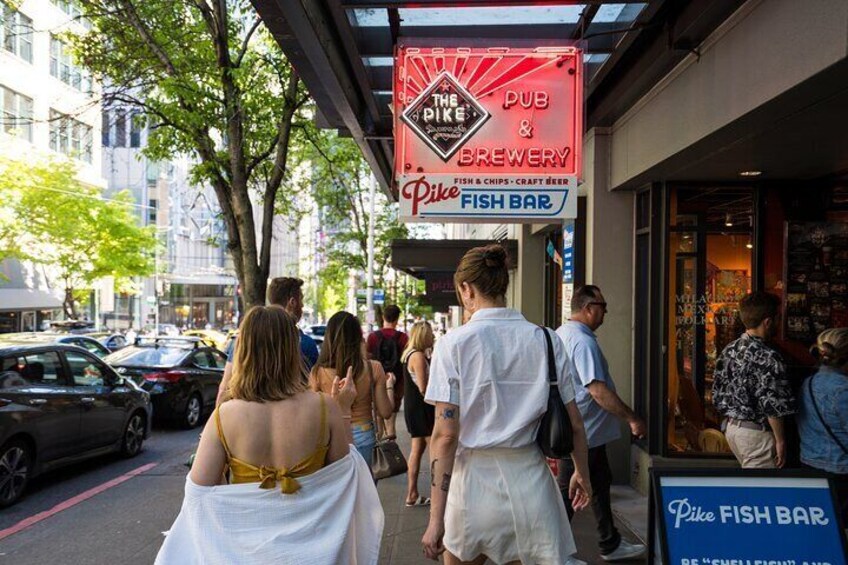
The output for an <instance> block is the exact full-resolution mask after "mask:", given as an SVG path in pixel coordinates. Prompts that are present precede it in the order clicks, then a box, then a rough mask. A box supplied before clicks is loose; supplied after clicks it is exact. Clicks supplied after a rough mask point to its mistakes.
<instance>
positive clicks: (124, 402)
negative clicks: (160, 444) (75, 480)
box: [0, 334, 152, 508]
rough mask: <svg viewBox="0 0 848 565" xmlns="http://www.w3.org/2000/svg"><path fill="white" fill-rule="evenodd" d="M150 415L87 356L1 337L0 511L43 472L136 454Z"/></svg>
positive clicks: (132, 390)
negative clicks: (105, 457)
mask: <svg viewBox="0 0 848 565" xmlns="http://www.w3.org/2000/svg"><path fill="white" fill-rule="evenodd" d="M151 416H152V413H151V403H150V395H149V394H148V393H147V392H145V391H143V390H141V388H140V387H138V386H137V385H136V384H135V383H133V382H132V381H130V380H128V379H125V378H122V377H121V376H120V375H118V374H117V373H116V372H115V371H114V370H112V368H111V367H109V366H108V365H107V364H106V363H104V362H103V361H102V360H101V359H99V358H98V357H95V356H94V355H92V354H91V353H90V352H88V351H86V350H85V349H82V348H81V347H77V346H74V345H66V344H62V343H51V342H42V343H37V342H31V341H30V342H27V341H24V342H20V341H16V339H15V336H14V335H12V336H10V335H8V334H7V335H3V336H0V508H3V507H6V506H10V505H12V504H14V503H15V502H17V501H18V500H19V499H20V498H21V496H22V495H23V494H24V492H25V491H26V488H27V484H28V483H29V481H30V480H31V479H32V478H33V477H36V476H37V475H40V474H41V473H44V472H45V471H49V470H52V469H55V468H57V467H61V466H64V465H67V464H70V463H75V462H77V461H80V460H82V459H87V458H89V457H94V456H98V455H103V454H105V453H110V452H114V451H118V452H121V453H122V454H123V455H124V456H126V457H133V456H135V455H137V454H138V453H139V452H140V451H141V448H142V444H143V442H144V439H145V438H147V437H148V435H149V433H150V422H151Z"/></svg>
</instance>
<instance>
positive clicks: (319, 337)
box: [303, 324, 327, 351]
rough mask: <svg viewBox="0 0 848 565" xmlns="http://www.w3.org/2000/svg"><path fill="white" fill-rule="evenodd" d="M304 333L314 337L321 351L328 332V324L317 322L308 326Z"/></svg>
mask: <svg viewBox="0 0 848 565" xmlns="http://www.w3.org/2000/svg"><path fill="white" fill-rule="evenodd" d="M303 333H305V334H306V335H308V336H309V337H311V338H312V340H313V341H314V342H315V345H317V346H318V350H319V351H320V350H321V346H322V345H324V334H325V333H327V326H326V325H325V324H315V325H312V326H309V327H308V328H306V331H305V332H303Z"/></svg>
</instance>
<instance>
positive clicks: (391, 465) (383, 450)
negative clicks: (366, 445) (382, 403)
mask: <svg viewBox="0 0 848 565" xmlns="http://www.w3.org/2000/svg"><path fill="white" fill-rule="evenodd" d="M366 363H368V375H369V376H370V377H371V403H372V409H371V413H372V415H371V417H372V418H374V426H375V427H376V426H377V422H378V420H377V418H378V417H379V414H377V413H376V411H375V410H374V407H376V402H377V400H376V399H377V394H376V385H375V379H374V372H373V370H372V369H371V362H370V361H366ZM407 468H408V467H407V464H406V458H405V457H404V456H403V453H402V452H401V450H400V447H399V446H398V444H397V442H396V441H395V440H393V439H389V438H384V439H381V440H380V441H378V442H377V444H376V445H375V446H374V450H373V452H372V454H371V474H372V475H373V476H374V480H375V481H379V480H380V479H388V478H389V477H394V476H395V475H403V474H404V473H406V471H407Z"/></svg>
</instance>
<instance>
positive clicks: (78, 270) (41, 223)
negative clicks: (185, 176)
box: [0, 158, 156, 317]
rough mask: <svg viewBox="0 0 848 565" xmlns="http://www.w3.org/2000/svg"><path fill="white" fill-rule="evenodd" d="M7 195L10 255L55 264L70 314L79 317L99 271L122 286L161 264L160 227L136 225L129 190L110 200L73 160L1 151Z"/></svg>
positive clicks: (0, 178) (0, 187)
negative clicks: (80, 175) (80, 297)
mask: <svg viewBox="0 0 848 565" xmlns="http://www.w3.org/2000/svg"><path fill="white" fill-rule="evenodd" d="M0 203H1V204H0V232H2V231H3V230H4V229H7V230H8V229H10V230H11V231H12V233H13V234H14V241H13V242H12V244H11V245H4V251H5V253H6V256H13V257H16V258H19V259H23V260H29V261H33V262H35V263H40V264H44V265H47V266H48V267H49V270H53V271H55V273H56V275H57V278H58V279H59V281H58V282H60V283H61V285H62V288H64V289H65V311H66V314H67V315H68V316H71V317H76V310H75V295H76V294H78V293H79V292H80V291H82V290H84V289H90V288H91V286H92V284H93V283H94V281H96V280H97V279H100V278H102V277H107V276H111V277H114V278H115V280H116V286H117V287H118V290H121V289H123V288H125V287H126V285H128V284H129V279H130V278H131V277H134V276H144V275H147V274H149V273H151V272H153V250H154V249H155V245H156V238H155V232H154V231H153V228H141V227H138V226H137V225H136V219H135V216H134V214H133V212H132V208H131V203H132V197H131V196H130V195H129V193H126V192H122V193H119V194H117V195H116V196H115V197H114V198H113V199H112V200H103V199H102V198H101V194H100V190H99V189H97V188H94V187H91V186H86V185H84V184H82V183H81V182H79V181H78V180H77V178H76V169H75V167H74V165H73V164H71V163H70V162H69V161H66V160H61V161H44V162H32V161H30V162H27V163H24V162H22V161H15V160H11V159H6V158H0ZM2 226H6V227H2ZM10 226H11V227H10ZM0 239H2V240H4V241H5V240H7V239H8V237H7V236H2V235H0Z"/></svg>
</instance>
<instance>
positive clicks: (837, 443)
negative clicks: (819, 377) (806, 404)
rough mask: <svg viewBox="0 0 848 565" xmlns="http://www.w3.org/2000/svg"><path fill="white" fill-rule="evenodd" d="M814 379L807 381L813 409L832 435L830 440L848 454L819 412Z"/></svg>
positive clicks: (847, 449) (847, 450) (847, 448)
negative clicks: (814, 391) (814, 392)
mask: <svg viewBox="0 0 848 565" xmlns="http://www.w3.org/2000/svg"><path fill="white" fill-rule="evenodd" d="M814 378H816V376H815V375H813V376H812V377H810V378H809V379H807V392H808V393H809V395H810V400H811V401H812V402H813V408H815V409H816V414H817V415H818V417H819V421H820V422H821V423H822V426H824V429H825V430H826V431H827V433H828V435H830V439H832V440H833V441H834V442H835V443H836V445H838V446H839V447H841V448H842V451H844V452H845V453H848V447H845V444H844V443H842V442H841V441H840V440H839V438H838V437H836V434H835V433H833V430H832V429H831V428H830V426H829V425H828V424H827V422H825V421H824V416H822V413H821V410H819V404H818V402H816V397H815V395H814V394H813V379H814Z"/></svg>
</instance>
